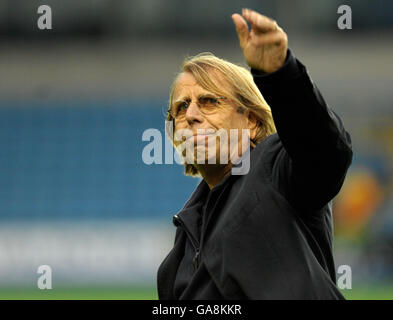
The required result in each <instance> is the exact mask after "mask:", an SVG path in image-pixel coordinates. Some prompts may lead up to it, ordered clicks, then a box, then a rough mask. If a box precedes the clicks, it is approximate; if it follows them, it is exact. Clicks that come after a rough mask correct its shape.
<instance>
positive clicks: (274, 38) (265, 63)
mask: <svg viewBox="0 0 393 320" xmlns="http://www.w3.org/2000/svg"><path fill="white" fill-rule="evenodd" d="M232 19H233V22H234V24H235V26H236V31H237V35H238V37H239V43H240V47H241V49H242V51H243V55H244V58H245V59H246V62H247V64H248V65H249V66H250V67H251V68H254V69H258V70H261V71H264V72H266V73H271V72H274V71H276V70H278V69H279V68H280V67H281V66H282V65H283V64H284V62H285V58H286V55H287V48H288V38H287V34H286V33H285V32H284V30H283V29H281V28H280V27H279V26H278V25H277V23H276V22H275V21H274V20H272V19H270V18H268V17H266V16H264V15H262V14H260V13H258V12H256V11H253V10H250V9H243V10H242V15H240V14H237V13H235V14H233V15H232ZM247 22H249V23H250V24H251V30H249V29H248V25H247Z"/></svg>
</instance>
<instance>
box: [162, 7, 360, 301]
mask: <svg viewBox="0 0 393 320" xmlns="http://www.w3.org/2000/svg"><path fill="white" fill-rule="evenodd" d="M232 19H233V21H234V24H235V26H236V30H237V33H238V37H239V42H240V47H241V48H242V51H243V54H244V57H245V60H246V62H247V64H248V65H249V66H250V67H251V74H250V73H249V72H248V71H246V70H245V69H243V68H241V67H238V66H235V65H233V64H231V63H229V62H227V61H224V60H222V59H219V58H216V57H214V56H211V55H199V56H196V57H194V58H191V59H188V60H186V61H185V62H184V64H183V67H182V72H181V73H180V74H179V75H178V77H177V78H176V79H175V81H174V84H173V87H172V90H171V94H170V101H169V109H168V119H169V120H173V129H174V131H175V138H174V139H173V143H174V145H175V146H176V147H177V146H179V145H181V144H182V143H188V144H189V145H190V142H192V143H191V146H192V147H193V148H194V149H193V150H194V152H192V156H191V158H194V159H190V157H189V156H188V157H187V156H185V153H184V152H183V151H184V149H183V150H182V151H181V153H182V155H183V156H185V168H186V174H189V175H199V176H201V177H202V178H203V180H202V181H201V183H200V184H199V185H198V187H197V188H196V190H195V191H194V193H193V194H192V196H191V198H190V199H189V200H188V201H187V203H186V204H185V206H184V208H183V209H182V210H181V211H180V212H179V213H178V214H177V215H175V216H174V221H173V222H174V224H175V226H176V227H177V230H176V237H175V244H174V247H173V249H172V250H171V252H170V253H169V254H168V256H167V257H166V258H165V260H164V261H163V262H162V264H161V266H160V268H159V270H158V279H157V284H158V295H159V298H160V299H343V296H342V295H341V293H340V292H339V290H338V289H337V287H336V285H335V281H336V278H335V266H334V261H333V255H332V241H333V231H332V205H331V200H332V198H333V197H334V196H335V195H336V194H337V193H338V192H339V190H340V188H341V186H342V183H343V181H344V178H345V174H346V171H347V169H348V167H349V165H350V163H351V160H352V150H351V141H350V137H349V134H348V133H347V132H346V131H345V129H344V128H343V125H342V122H341V121H340V119H339V118H338V116H337V115H336V114H335V113H334V112H333V111H332V110H331V109H330V108H329V107H328V106H327V105H326V103H325V101H324V100H323V98H322V96H321V95H320V93H319V91H318V89H317V88H316V86H315V85H314V84H313V82H312V80H311V79H310V77H309V76H308V74H307V72H306V69H305V67H304V66H303V65H302V64H301V63H300V62H299V61H298V60H297V59H296V58H295V57H294V55H293V54H292V52H291V51H290V50H289V49H288V48H287V36H286V34H285V32H284V31H283V30H282V29H281V28H280V27H279V26H278V25H277V23H276V22H275V21H273V20H271V19H269V18H268V17H265V16H263V15H261V14H259V13H257V12H255V11H252V10H248V9H244V10H243V12H242V15H239V14H234V15H232ZM246 21H248V22H249V23H250V24H251V26H252V28H251V30H250V31H249V30H248V27H247V22H246ZM266 102H267V103H266ZM269 106H270V108H269ZM273 120H274V123H273ZM276 129H277V133H275V130H276ZM185 130H188V132H191V134H190V133H188V135H187V134H184V135H180V139H179V136H178V137H177V139H176V132H179V131H185ZM231 130H235V131H237V132H239V133H240V132H242V133H243V132H247V135H248V138H249V141H250V149H251V151H250V149H247V150H248V153H249V154H248V155H249V160H250V168H249V170H248V173H247V174H243V175H235V174H232V170H233V169H234V168H235V167H237V166H238V165H239V163H240V164H241V163H242V162H244V160H245V158H244V155H245V154H246V153H247V152H246V151H247V150H246V151H244V149H242V151H240V152H239V148H237V147H239V146H240V145H241V143H242V141H243V140H242V139H243V134H239V135H238V136H237V139H234V140H235V141H237V145H236V148H235V149H234V150H235V151H233V150H232V151H231V148H230V146H228V143H224V144H222V143H219V144H217V143H216V144H210V143H209V141H208V140H209V138H210V140H213V141H215V142H217V141H218V140H220V141H221V139H222V138H223V137H224V136H225V135H226V134H224V135H223V134H222V133H223V132H224V133H229V132H230V131H231ZM200 132H202V133H200ZM218 132H220V134H219V135H218V134H217V133H218ZM211 137H213V138H212V139H211ZM181 138H183V139H181ZM184 140H185V141H184ZM230 142H231V143H232V142H233V139H231V141H230ZM201 146H202V147H203V148H201ZM222 149H224V152H221V151H223V150H222ZM240 149H241V148H240ZM233 153H235V154H236V153H237V155H238V156H239V157H234V158H232V155H233ZM212 155H213V158H215V160H217V161H215V162H214V161H209V160H210V159H211V158H212ZM224 156H225V157H224ZM240 156H241V157H240ZM198 157H199V158H204V160H207V161H204V162H203V161H190V160H197V159H196V158H198ZM223 158H226V159H223ZM227 159H235V161H225V160H227ZM236 159H237V160H236Z"/></svg>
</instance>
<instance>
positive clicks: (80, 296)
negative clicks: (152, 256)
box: [0, 286, 393, 300]
mask: <svg viewBox="0 0 393 320" xmlns="http://www.w3.org/2000/svg"><path fill="white" fill-rule="evenodd" d="M342 293H343V294H344V296H345V297H346V298H347V299H349V300H351V299H356V300H376V299H377V300H380V299H381V300H387V299H389V300H392V299H393V286H374V287H362V288H357V289H352V290H343V291H342ZM14 299H15V300H16V299H22V300H26V299H29V300H52V299H55V300H156V299H157V291H156V289H155V288H145V287H140V288H126V287H123V288H98V287H96V288H53V289H51V290H39V289H33V288H30V289H23V288H0V300H14Z"/></svg>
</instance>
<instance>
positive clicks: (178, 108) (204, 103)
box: [168, 95, 227, 122]
mask: <svg viewBox="0 0 393 320" xmlns="http://www.w3.org/2000/svg"><path fill="white" fill-rule="evenodd" d="M226 99H227V98H225V97H216V96H214V95H202V96H200V97H199V98H198V100H197V102H196V104H197V105H198V107H199V110H200V111H201V113H202V114H204V115H209V114H212V113H214V112H216V111H217V107H218V106H219V105H220V100H226ZM191 102H192V101H191V100H190V99H187V100H180V101H177V102H175V103H174V104H173V105H172V107H171V108H170V109H169V110H168V113H169V115H170V116H171V117H172V118H173V119H175V120H176V121H178V122H181V121H184V120H185V119H186V113H187V109H188V107H189V106H190V105H191Z"/></svg>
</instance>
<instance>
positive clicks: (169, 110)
mask: <svg viewBox="0 0 393 320" xmlns="http://www.w3.org/2000/svg"><path fill="white" fill-rule="evenodd" d="M201 98H212V99H216V100H217V104H219V103H220V100H228V98H227V97H223V96H218V97H217V96H214V95H210V94H206V95H201V96H199V97H198V100H197V101H196V102H195V103H196V104H197V106H198V107H199V109H200V110H202V108H201V104H200V102H199V100H200V99H201ZM182 102H187V101H179V103H182ZM191 104H192V100H191V101H189V103H188V107H189V106H190V105H191ZM188 107H187V108H188ZM171 109H172V106H171V107H169V108H168V110H167V112H168V115H169V116H170V118H172V119H173V120H174V121H176V119H177V117H175V116H174V115H173V113H172V110H171ZM202 113H203V111H202Z"/></svg>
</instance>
